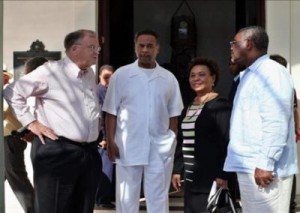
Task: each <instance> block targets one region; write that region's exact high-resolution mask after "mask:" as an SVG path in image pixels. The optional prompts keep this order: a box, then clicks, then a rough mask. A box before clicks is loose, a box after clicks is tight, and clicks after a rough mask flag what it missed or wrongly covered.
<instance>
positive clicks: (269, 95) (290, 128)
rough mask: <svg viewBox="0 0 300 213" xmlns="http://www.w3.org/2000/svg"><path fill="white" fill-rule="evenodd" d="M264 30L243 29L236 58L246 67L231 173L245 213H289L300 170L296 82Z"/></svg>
mask: <svg viewBox="0 0 300 213" xmlns="http://www.w3.org/2000/svg"><path fill="white" fill-rule="evenodd" d="M268 42H269V39H268V35H267V33H266V32H265V30H264V29H263V28H262V27H258V26H251V27H246V28H243V29H241V30H240V31H239V32H238V33H237V34H236V35H235V37H234V41H232V42H230V45H231V57H232V60H233V61H234V62H235V63H238V64H241V65H245V66H246V70H245V71H243V72H241V74H240V79H241V80H240V84H239V86H238V88H237V92H236V95H235V98H234V102H233V109H232V115H231V121H230V142H229V146H228V154H227V158H226V161H225V165H224V170H225V171H232V172H237V177H238V182H239V187H240V193H241V201H242V209H243V212H245V213H252V212H253V213H257V212H266V213H267V212H272V213H284V212H288V210H289V199H290V194H291V186H292V177H293V174H295V173H297V172H298V168H297V156H296V147H295V146H296V143H295V135H294V119H293V98H294V92H293V88H294V87H293V82H292V79H291V76H290V75H289V73H288V71H287V70H286V68H285V67H283V66H281V65H279V64H278V63H276V62H275V61H273V60H271V59H270V58H269V56H268V55H267V50H268Z"/></svg>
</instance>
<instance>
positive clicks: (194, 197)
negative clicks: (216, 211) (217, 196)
mask: <svg viewBox="0 0 300 213" xmlns="http://www.w3.org/2000/svg"><path fill="white" fill-rule="evenodd" d="M208 196H209V194H208V193H200V192H191V191H190V190H189V189H187V188H185V189H184V213H208V211H207V210H206V207H207V204H208V202H207V199H208Z"/></svg>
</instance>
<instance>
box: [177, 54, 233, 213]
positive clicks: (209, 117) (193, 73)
mask: <svg viewBox="0 0 300 213" xmlns="http://www.w3.org/2000/svg"><path fill="white" fill-rule="evenodd" d="M218 71H219V68H218V65H217V63H216V62H214V61H213V60H211V59H209V58H200V57H198V58H194V59H193V60H192V61H191V63H190V66H189V83H190V86H191V88H192V90H194V91H195V93H196V97H195V98H194V100H193V102H192V103H191V104H190V105H189V106H188V107H186V108H185V109H184V110H183V113H182V116H181V117H182V118H181V123H180V124H181V125H180V128H179V129H180V131H179V133H178V135H179V136H178V142H177V148H176V153H175V161H174V170H173V177H172V184H173V186H174V188H175V189H176V190H180V188H181V180H182V179H183V181H184V212H185V213H200V212H206V205H207V199H208V195H209V192H210V189H211V186H212V183H213V181H216V183H217V186H218V187H221V186H222V187H227V179H228V177H229V174H228V173H226V172H224V171H223V164H224V160H225V157H226V151H227V145H228V142H229V137H228V136H229V134H228V133H229V119H230V113H231V104H230V103H229V102H228V101H227V100H226V99H224V98H222V97H220V95H219V94H218V93H216V92H214V90H213V88H214V87H215V85H216V83H217V81H218ZM182 174H183V178H182Z"/></svg>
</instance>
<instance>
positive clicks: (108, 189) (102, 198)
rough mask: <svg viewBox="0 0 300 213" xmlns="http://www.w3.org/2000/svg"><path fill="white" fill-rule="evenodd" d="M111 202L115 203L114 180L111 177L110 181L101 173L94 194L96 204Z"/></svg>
mask: <svg viewBox="0 0 300 213" xmlns="http://www.w3.org/2000/svg"><path fill="white" fill-rule="evenodd" d="M114 173H115V171H114ZM112 201H115V179H114V177H113V179H112V181H110V179H109V178H108V177H107V176H106V174H105V173H104V172H102V174H101V179H100V181H99V185H98V188H97V193H96V204H107V203H111V202H112Z"/></svg>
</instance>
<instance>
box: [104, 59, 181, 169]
mask: <svg viewBox="0 0 300 213" xmlns="http://www.w3.org/2000/svg"><path fill="white" fill-rule="evenodd" d="M143 71H145V69H143V68H141V67H139V66H138V61H135V62H134V63H132V64H129V65H126V66H123V67H121V68H119V69H118V70H117V71H116V72H115V73H114V74H113V75H112V77H111V79H110V83H109V87H108V90H107V93H106V97H105V101H104V104H103V111H105V112H107V113H109V114H112V115H115V116H116V117H117V126H116V135H115V141H116V143H117V145H118V148H119V151H120V159H117V161H116V162H117V163H119V164H121V165H146V164H148V158H149V151H150V145H151V143H155V144H163V143H169V142H168V140H169V139H170V137H174V133H172V132H170V129H169V119H170V118H171V117H176V116H179V115H180V114H181V111H182V109H183V104H182V99H181V94H180V89H179V85H178V81H177V80H176V78H175V76H174V75H173V74H172V73H171V72H169V71H168V70H166V69H164V68H162V67H160V66H159V65H158V64H156V67H155V68H154V69H152V70H151V71H150V70H149V72H152V74H151V75H150V76H148V75H145V73H144V72H143ZM146 71H147V69H146ZM174 138H175V137H174Z"/></svg>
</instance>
